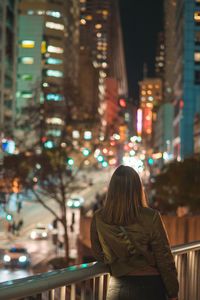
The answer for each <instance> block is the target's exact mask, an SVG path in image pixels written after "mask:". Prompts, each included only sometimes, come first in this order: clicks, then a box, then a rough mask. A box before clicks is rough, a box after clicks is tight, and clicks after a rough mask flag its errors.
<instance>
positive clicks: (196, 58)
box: [194, 52, 200, 63]
mask: <svg viewBox="0 0 200 300" xmlns="http://www.w3.org/2000/svg"><path fill="white" fill-rule="evenodd" d="M194 61H195V63H200V52H195V53H194Z"/></svg>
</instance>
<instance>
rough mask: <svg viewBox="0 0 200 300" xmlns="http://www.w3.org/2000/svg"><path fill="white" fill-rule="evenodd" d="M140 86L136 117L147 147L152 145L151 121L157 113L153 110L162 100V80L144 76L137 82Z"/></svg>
mask: <svg viewBox="0 0 200 300" xmlns="http://www.w3.org/2000/svg"><path fill="white" fill-rule="evenodd" d="M139 87H140V110H139V115H138V118H139V120H140V124H139V122H138V127H139V130H138V131H139V132H138V134H139V135H141V136H142V137H143V140H144V143H145V145H146V147H147V149H150V148H151V147H152V138H153V122H154V121H155V120H156V118H157V113H156V112H155V111H154V110H153V109H154V107H155V106H158V105H160V104H161V102H162V80H161V79H160V78H144V79H143V80H142V81H140V82H139Z"/></svg>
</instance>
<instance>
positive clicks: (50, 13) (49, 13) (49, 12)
mask: <svg viewBox="0 0 200 300" xmlns="http://www.w3.org/2000/svg"><path fill="white" fill-rule="evenodd" d="M46 15H47V16H50V17H54V18H60V17H61V13H60V12H59V11H53V10H47V11H46Z"/></svg>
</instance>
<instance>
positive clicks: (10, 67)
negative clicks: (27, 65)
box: [0, 0, 17, 139]
mask: <svg viewBox="0 0 200 300" xmlns="http://www.w3.org/2000/svg"><path fill="white" fill-rule="evenodd" d="M16 12H17V1H7V0H4V1H1V2H0V131H1V135H0V139H2V138H4V139H7V138H8V139H12V138H13V129H14V113H15V83H16V82H15V72H16V27H17V26H16V25H17V24H16V22H17V20H16V16H17V13H16Z"/></svg>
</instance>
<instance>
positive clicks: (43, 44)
mask: <svg viewBox="0 0 200 300" xmlns="http://www.w3.org/2000/svg"><path fill="white" fill-rule="evenodd" d="M46 51H47V44H46V42H45V41H42V43H41V53H42V54H44V53H46Z"/></svg>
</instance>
